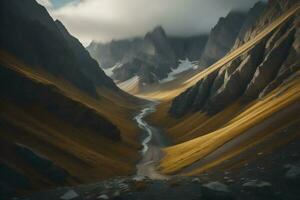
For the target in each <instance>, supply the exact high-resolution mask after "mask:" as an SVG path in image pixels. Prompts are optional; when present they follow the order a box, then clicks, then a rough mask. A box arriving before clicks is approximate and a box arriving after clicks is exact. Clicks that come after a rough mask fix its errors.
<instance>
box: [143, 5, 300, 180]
mask: <svg viewBox="0 0 300 200" xmlns="http://www.w3.org/2000/svg"><path fill="white" fill-rule="evenodd" d="M299 8H300V7H299V4H298V5H297V6H295V7H293V8H292V9H291V10H289V11H287V12H286V14H285V15H283V16H281V17H279V18H278V19H277V20H275V21H274V22H273V23H271V24H270V25H269V26H268V27H267V28H266V29H264V30H263V31H262V32H260V33H259V34H258V35H257V36H256V37H255V38H254V39H252V40H250V41H249V42H247V43H245V44H244V45H242V46H241V47H239V48H238V49H236V50H234V51H232V52H231V53H229V54H228V55H227V56H225V57H224V58H222V59H221V60H219V61H218V62H216V63H215V64H213V65H212V66H210V67H209V68H207V69H206V70H204V71H202V72H198V73H196V74H194V75H191V74H188V75H185V76H184V77H181V78H180V79H177V80H175V81H172V82H169V83H166V84H163V85H161V86H153V88H150V89H149V90H148V91H144V92H142V93H140V94H138V95H139V96H141V97H148V98H153V99H156V100H160V101H161V104H160V105H159V106H158V107H157V108H158V111H157V112H156V113H154V114H152V115H151V116H149V117H148V119H149V120H150V121H151V122H152V123H153V124H156V125H159V126H161V127H164V128H165V129H166V132H167V133H168V134H169V135H170V136H171V137H172V139H173V141H174V143H175V144H178V145H175V146H171V147H169V148H166V149H165V150H164V151H165V153H166V156H165V157H164V158H163V160H162V162H161V165H160V169H161V170H162V172H164V173H176V172H177V173H178V172H180V171H181V170H182V169H184V168H185V167H188V166H194V165H195V164H194V165H192V164H193V163H195V162H196V161H198V160H200V159H202V158H205V157H206V155H208V154H211V153H212V152H213V151H215V150H217V149H218V148H219V147H221V146H222V145H224V144H225V143H226V142H228V141H230V140H231V139H233V138H235V137H238V136H239V135H241V134H242V133H244V132H246V130H248V129H250V128H251V127H253V126H256V125H258V124H260V123H261V124H263V122H265V120H266V119H267V118H268V117H271V116H272V115H274V114H275V113H276V112H277V111H279V110H284V109H286V108H287V106H288V105H290V104H293V103H295V102H297V101H299V94H297V92H298V93H299V77H297V78H296V79H295V80H294V82H293V83H290V88H286V86H281V87H280V88H278V89H277V90H276V91H274V92H273V93H272V94H270V95H269V96H268V97H266V98H264V99H263V100H262V101H255V102H251V103H250V104H248V105H242V104H240V103H239V102H238V101H237V102H235V103H234V104H232V105H231V106H228V107H227V108H226V109H225V110H223V111H222V112H220V113H218V114H216V115H214V116H213V117H208V116H206V115H205V114H203V113H199V112H198V113H190V114H187V115H186V116H184V117H183V118H180V119H176V118H172V117H170V115H168V113H167V112H168V110H169V107H170V100H172V99H173V98H174V97H175V96H176V95H178V94H179V93H181V92H182V91H184V90H185V89H186V88H188V87H190V86H192V85H194V84H195V83H196V82H197V81H199V80H201V79H202V78H203V77H205V76H207V75H208V74H210V73H212V72H213V71H215V70H217V69H219V68H221V67H222V66H224V64H226V63H228V62H230V61H232V60H233V59H235V58H237V57H238V56H239V55H240V54H242V53H244V52H246V51H248V50H250V49H251V48H252V47H253V46H254V45H255V44H256V43H257V42H258V41H260V40H261V39H263V38H264V37H265V36H266V35H268V34H269V33H270V32H272V31H273V30H274V29H275V28H276V27H278V26H279V25H280V24H282V23H283V22H284V21H286V20H287V19H288V18H289V17H291V16H293V14H295V13H296V12H298V11H299ZM288 87H289V86H288ZM280 90H287V91H284V92H282V91H281V92H282V93H283V94H280V95H278V97H276V98H273V97H274V95H276V92H277V93H278V92H279V93H280ZM297 112H299V109H298V110H296V113H294V112H290V113H289V115H288V116H284V117H282V118H281V119H279V120H278V121H277V122H278V124H280V125H281V127H276V128H273V129H272V128H270V127H265V128H264V129H263V130H262V131H261V132H264V133H265V135H264V137H263V136H262V135H260V136H257V135H256V136H253V137H252V138H251V140H249V141H248V143H246V142H242V143H240V144H238V145H236V148H235V149H230V151H229V150H228V152H226V154H225V153H224V155H223V156H222V157H220V158H215V160H210V162H207V163H202V164H201V165H203V166H202V167H200V166H198V165H196V166H194V167H190V169H189V170H186V171H185V170H183V171H181V172H184V173H186V174H189V175H195V174H197V173H201V172H203V171H205V170H207V169H209V168H212V167H214V166H217V165H219V164H221V163H222V162H223V161H224V160H226V159H229V158H233V157H234V156H237V155H238V154H241V153H242V152H243V151H245V150H246V149H249V148H250V147H253V146H255V145H257V144H259V143H263V142H266V141H267V140H269V139H270V137H271V136H272V137H273V136H274V135H275V133H277V132H278V130H281V129H282V128H283V127H285V126H288V125H289V124H288V123H289V122H291V123H293V122H295V120H299V116H298V115H297ZM286 119H288V120H286ZM293 137H294V135H293V136H291V137H290V138H285V139H286V140H285V141H286V142H287V141H290V140H291V139H292V138H293ZM289 139H290V140H289ZM282 141H284V140H282ZM277 143H278V142H277ZM285 144H286V143H285ZM278 145H279V144H278ZM281 145H283V142H282V144H281ZM279 146H280V145H279ZM273 147H274V148H275V143H273ZM204 160H205V159H204Z"/></svg>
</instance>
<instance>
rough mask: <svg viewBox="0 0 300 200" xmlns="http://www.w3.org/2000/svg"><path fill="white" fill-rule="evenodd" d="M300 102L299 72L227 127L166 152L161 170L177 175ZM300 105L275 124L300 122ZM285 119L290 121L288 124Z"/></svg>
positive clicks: (234, 119) (168, 149)
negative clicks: (176, 173)
mask: <svg viewBox="0 0 300 200" xmlns="http://www.w3.org/2000/svg"><path fill="white" fill-rule="evenodd" d="M299 100H300V76H299V72H298V73H297V75H296V76H294V79H293V80H291V81H290V82H286V83H285V84H284V85H281V86H280V87H279V88H277V89H276V90H274V91H273V92H272V93H270V94H269V95H268V96H266V97H265V98H263V99H260V100H257V101H255V102H254V103H252V104H251V106H249V107H248V108H247V109H245V110H244V111H243V112H241V113H240V114H238V115H237V116H236V117H234V118H233V119H232V120H230V121H229V122H228V123H226V125H225V126H224V127H221V128H219V129H217V130H215V131H213V132H210V133H207V134H205V135H203V136H200V137H197V138H195V139H192V140H190V141H187V142H183V143H181V144H178V145H175V146H171V147H168V148H166V149H164V152H165V157H164V158H163V159H162V161H161V164H160V169H161V170H162V172H163V173H167V174H169V173H175V172H178V171H180V170H182V169H183V168H185V167H187V166H190V165H191V164H193V163H195V162H196V161H198V160H200V159H203V158H205V157H206V156H208V155H209V154H210V153H212V152H214V151H216V150H217V149H218V148H220V147H222V146H223V145H225V144H226V143H227V142H229V141H230V140H232V139H234V138H236V137H238V136H240V135H242V134H243V133H245V132H246V131H247V130H249V129H251V128H253V127H255V126H257V125H259V124H261V123H264V122H265V120H267V119H268V118H270V117H272V115H274V114H275V113H276V112H279V111H280V110H283V109H285V108H288V106H290V105H293V104H295V103H297V104H299ZM295 112H296V113H299V112H300V109H299V106H298V107H296V109H294V110H293V111H292V112H288V114H286V115H285V116H282V118H279V119H278V120H277V121H276V122H275V123H278V124H282V125H284V124H285V123H288V122H291V121H293V120H299V117H300V116H299V115H297V114H296V115H295ZM286 119H289V120H287V121H285V120H286Z"/></svg>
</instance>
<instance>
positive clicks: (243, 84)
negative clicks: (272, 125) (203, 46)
mask: <svg viewBox="0 0 300 200" xmlns="http://www.w3.org/2000/svg"><path fill="white" fill-rule="evenodd" d="M259 9H260V8H259ZM267 11H268V12H264V14H263V15H262V16H261V17H260V18H258V19H259V20H258V21H257V22H256V23H255V25H254V26H249V21H253V19H249V20H246V21H247V26H248V31H245V30H246V29H245V28H243V29H242V31H243V33H242V34H239V37H238V38H237V39H236V41H235V42H234V44H235V45H234V47H233V49H232V51H233V50H234V49H236V48H238V47H239V46H240V45H242V44H243V43H245V42H246V41H248V40H250V39H251V38H253V37H254V36H255V35H257V33H259V32H260V31H261V30H263V29H264V28H265V27H266V26H267V25H269V24H270V23H271V22H272V20H273V19H275V18H276V17H277V16H279V15H280V13H282V9H281V8H280V7H279V6H278V5H277V4H275V3H273V4H268V8H267ZM251 12H256V11H255V10H253V9H252V10H250V13H251ZM298 24H299V19H298V18H297V17H295V18H292V19H290V20H288V21H286V22H285V23H284V24H282V25H281V26H280V27H279V28H277V29H276V31H273V32H271V33H270V34H269V35H268V36H267V37H266V38H264V39H263V40H261V41H260V42H259V43H258V44H256V45H255V46H254V47H253V48H252V49H251V50H250V51H248V52H246V53H244V54H242V55H240V56H239V57H238V58H237V59H234V60H232V61H231V62H229V63H227V64H226V65H224V66H223V67H222V68H221V69H220V70H217V71H215V72H214V73H211V74H210V75H208V76H207V77H205V78H204V79H202V80H200V81H199V82H198V83H197V84H196V85H195V86H193V87H191V88H189V89H187V90H186V91H185V92H184V93H182V94H181V95H179V96H178V97H176V98H175V99H174V100H173V102H172V106H171V108H170V110H169V113H170V114H171V115H173V116H176V117H181V116H183V115H185V114H186V113H188V112H195V111H202V112H206V113H208V114H216V113H217V112H219V111H222V110H223V109H224V108H226V107H227V106H229V105H230V104H232V103H233V102H235V101H236V100H238V99H241V101H242V102H249V101H251V100H253V99H256V98H259V97H262V96H265V95H266V94H268V93H269V92H270V91H271V90H272V89H274V88H276V87H277V86H278V85H280V84H281V83H282V82H283V81H284V79H287V78H288V77H289V76H292V75H294V74H295V72H296V71H297V70H298V69H299V68H298V67H299V51H300V50H299V46H298V44H299V34H298V32H299V26H298Z"/></svg>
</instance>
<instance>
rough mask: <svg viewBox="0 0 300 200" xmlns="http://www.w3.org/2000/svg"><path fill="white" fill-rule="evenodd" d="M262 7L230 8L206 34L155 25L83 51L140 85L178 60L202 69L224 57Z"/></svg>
mask: <svg viewBox="0 0 300 200" xmlns="http://www.w3.org/2000/svg"><path fill="white" fill-rule="evenodd" d="M264 8H265V4H264V3H261V2H259V3H257V4H256V5H255V6H254V7H253V8H252V9H251V10H250V11H249V12H248V13H244V12H239V11H232V12H230V13H229V14H228V15H227V16H226V17H222V18H220V20H219V22H218V23H217V24H216V26H215V27H214V28H213V29H212V30H211V32H210V33H209V35H206V34H203V35H196V36H191V37H175V36H168V35H167V34H166V33H165V31H164V29H163V28H162V27H156V28H155V29H154V30H153V31H151V32H149V33H147V34H146V35H145V37H144V38H132V39H124V40H113V41H112V42H109V43H97V42H92V43H91V44H90V45H89V46H88V47H87V50H88V51H89V52H90V54H91V56H92V57H93V58H95V59H96V60H97V61H98V62H99V63H100V65H101V67H102V68H103V69H109V68H110V69H111V71H112V75H111V77H112V78H113V79H114V80H115V81H117V82H123V81H126V80H128V79H130V78H132V77H134V76H136V75H137V76H139V78H140V83H143V85H146V84H151V83H156V82H158V81H160V80H162V79H164V78H166V77H167V76H168V74H169V73H170V72H171V71H172V70H173V69H176V68H177V66H178V61H179V60H183V59H186V58H187V59H189V60H190V61H199V66H200V68H201V69H203V68H206V67H208V66H209V65H211V64H213V63H214V62H215V61H217V60H218V59H220V58H222V57H223V56H225V55H226V54H227V53H228V52H229V51H230V49H231V48H232V47H233V45H234V42H235V41H236V39H237V38H238V37H240V38H242V37H243V34H245V30H246V29H247V28H248V27H251V26H252V25H253V24H254V23H255V22H256V19H257V18H258V17H259V16H260V13H261V12H262V11H263V10H264Z"/></svg>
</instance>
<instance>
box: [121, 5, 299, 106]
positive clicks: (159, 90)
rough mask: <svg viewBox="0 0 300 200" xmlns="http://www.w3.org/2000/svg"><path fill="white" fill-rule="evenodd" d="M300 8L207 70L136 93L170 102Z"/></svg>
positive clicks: (250, 47)
mask: <svg viewBox="0 0 300 200" xmlns="http://www.w3.org/2000/svg"><path fill="white" fill-rule="evenodd" d="M299 10H300V4H299V3H298V4H296V5H295V6H294V7H293V8H291V9H289V10H288V11H286V12H285V14H284V15H282V16H280V17H278V18H277V19H276V20H274V21H273V22H272V23H270V24H269V25H268V26H267V27H266V28H265V29H263V30H262V31H261V32H260V33H258V34H257V35H256V36H255V37H254V38H253V39H251V40H249V41H248V42H246V43H244V44H243V45H241V46H240V47H238V48H236V49H235V50H233V51H231V52H230V53H228V54H227V55H226V56H225V57H223V58H222V59H220V60H219V61H217V62H216V63H214V64H213V65H211V66H209V67H208V68H206V69H205V70H203V71H200V72H197V71H196V72H194V73H188V74H185V75H184V76H183V77H180V78H178V79H175V80H173V81H170V82H167V83H165V84H159V85H154V86H152V87H151V88H148V89H147V90H145V91H140V92H139V93H137V94H136V95H137V96H140V97H145V98H151V99H156V100H159V101H163V102H165V101H167V102H169V101H170V100H172V99H173V98H174V97H176V96H178V95H179V94H180V93H182V92H183V91H185V90H186V89H187V88H189V87H191V86H193V85H195V84H196V83H197V82H198V81H199V80H201V79H203V78H205V77H206V76H207V75H209V74H211V73H212V72H214V71H216V70H218V69H220V68H221V67H223V66H224V65H225V64H227V63H229V62H231V61H232V60H234V59H236V58H237V57H239V56H240V55H241V54H243V53H245V52H247V51H249V50H251V49H252V48H253V47H254V46H255V44H257V43H258V42H259V41H261V40H262V39H263V38H265V37H266V36H267V35H268V34H269V33H271V32H272V31H273V30H275V29H276V28H277V27H278V26H279V25H281V24H282V23H284V22H285V21H287V20H288V19H289V18H290V17H292V16H293V15H295V13H296V12H298V11H299ZM124 90H125V91H126V88H124Z"/></svg>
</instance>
